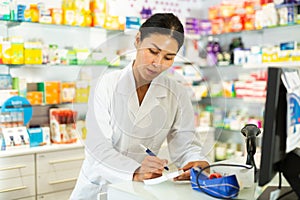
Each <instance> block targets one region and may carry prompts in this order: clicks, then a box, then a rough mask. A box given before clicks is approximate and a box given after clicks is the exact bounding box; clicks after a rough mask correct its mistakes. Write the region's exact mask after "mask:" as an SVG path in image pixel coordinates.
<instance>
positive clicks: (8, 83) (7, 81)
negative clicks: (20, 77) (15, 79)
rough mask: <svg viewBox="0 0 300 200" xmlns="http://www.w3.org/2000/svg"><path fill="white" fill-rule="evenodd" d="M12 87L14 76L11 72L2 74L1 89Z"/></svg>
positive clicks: (0, 77) (0, 78) (0, 76)
mask: <svg viewBox="0 0 300 200" xmlns="http://www.w3.org/2000/svg"><path fill="white" fill-rule="evenodd" d="M7 89H12V78H11V75H10V74H0V90H7Z"/></svg>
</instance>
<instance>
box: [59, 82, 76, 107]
mask: <svg viewBox="0 0 300 200" xmlns="http://www.w3.org/2000/svg"><path fill="white" fill-rule="evenodd" d="M75 88H76V87H75V83H74V82H64V83H62V84H61V102H62V103H72V102H74V101H75V93H76V89H75Z"/></svg>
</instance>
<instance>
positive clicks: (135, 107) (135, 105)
mask: <svg viewBox="0 0 300 200" xmlns="http://www.w3.org/2000/svg"><path fill="white" fill-rule="evenodd" d="M116 101H117V102H120V103H121V104H122V106H126V107H127V108H128V113H129V114H131V115H132V116H131V117H133V118H134V119H135V118H136V116H137V113H138V112H139V102H138V98H137V94H136V88H135V82H134V78H133V72H132V62H131V63H130V64H129V65H128V66H126V68H124V69H123V72H122V74H121V76H120V79H119V80H118V86H117V89H116ZM125 110H126V109H125Z"/></svg>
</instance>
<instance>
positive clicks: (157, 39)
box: [134, 34, 178, 82]
mask: <svg viewBox="0 0 300 200" xmlns="http://www.w3.org/2000/svg"><path fill="white" fill-rule="evenodd" d="M136 44H137V45H136V47H137V55H136V60H135V63H134V67H136V68H135V70H136V72H137V74H136V75H137V76H138V77H136V78H138V80H140V81H142V82H150V81H152V80H153V79H154V78H155V77H157V76H158V75H159V74H160V73H161V72H163V71H165V70H166V69H168V68H169V67H171V66H172V64H173V62H174V58H175V56H176V53H177V51H178V43H177V41H176V40H175V39H174V38H172V37H171V36H168V35H162V34H151V35H150V36H148V37H146V38H144V40H143V41H140V40H139V37H138V36H137V40H136Z"/></svg>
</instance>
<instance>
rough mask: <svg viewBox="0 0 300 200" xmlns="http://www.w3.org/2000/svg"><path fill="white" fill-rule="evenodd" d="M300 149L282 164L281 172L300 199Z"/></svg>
mask: <svg viewBox="0 0 300 200" xmlns="http://www.w3.org/2000/svg"><path fill="white" fill-rule="evenodd" d="M299 166H300V148H296V149H295V150H293V151H291V152H289V153H288V154H287V155H286V156H285V158H284V160H283V161H282V162H281V164H280V171H281V172H282V174H283V176H284V177H285V179H286V180H287V182H288V183H289V184H290V186H291V188H293V190H294V191H295V193H296V194H297V195H298V199H300V167H299Z"/></svg>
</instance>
